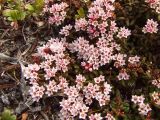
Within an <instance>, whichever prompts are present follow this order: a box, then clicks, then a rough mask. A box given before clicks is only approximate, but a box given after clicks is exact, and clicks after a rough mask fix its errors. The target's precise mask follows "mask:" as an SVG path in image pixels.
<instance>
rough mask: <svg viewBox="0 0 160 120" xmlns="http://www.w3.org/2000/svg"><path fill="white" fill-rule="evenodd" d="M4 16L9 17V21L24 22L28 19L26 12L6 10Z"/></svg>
mask: <svg viewBox="0 0 160 120" xmlns="http://www.w3.org/2000/svg"><path fill="white" fill-rule="evenodd" d="M3 15H4V16H5V17H7V19H8V20H9V21H17V20H24V19H25V17H26V13H25V12H23V11H18V10H11V9H6V10H4V11H3Z"/></svg>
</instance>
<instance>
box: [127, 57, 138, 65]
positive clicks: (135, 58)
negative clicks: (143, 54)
mask: <svg viewBox="0 0 160 120" xmlns="http://www.w3.org/2000/svg"><path fill="white" fill-rule="evenodd" d="M128 62H129V63H131V64H137V63H139V62H140V57H138V56H137V55H136V56H134V57H129V58H128Z"/></svg>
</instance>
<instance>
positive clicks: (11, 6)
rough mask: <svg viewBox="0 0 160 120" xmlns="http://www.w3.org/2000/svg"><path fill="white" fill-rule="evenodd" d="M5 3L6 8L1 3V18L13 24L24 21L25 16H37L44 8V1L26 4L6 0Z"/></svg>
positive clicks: (17, 0)
mask: <svg viewBox="0 0 160 120" xmlns="http://www.w3.org/2000/svg"><path fill="white" fill-rule="evenodd" d="M6 3H7V6H6V5H5V3H3V8H4V9H2V10H3V12H2V13H3V16H4V17H7V20H9V21H13V22H15V21H19V20H24V19H25V18H26V17H27V16H38V15H39V14H40V12H41V11H42V9H43V6H44V0H35V1H34V2H33V3H27V4H25V3H24V2H23V1H21V0H16V1H13V0H8V1H6Z"/></svg>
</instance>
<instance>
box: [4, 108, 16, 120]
mask: <svg viewBox="0 0 160 120" xmlns="http://www.w3.org/2000/svg"><path fill="white" fill-rule="evenodd" d="M1 120H16V116H15V115H12V113H11V111H10V110H9V109H5V110H4V111H3V112H2V114H1Z"/></svg>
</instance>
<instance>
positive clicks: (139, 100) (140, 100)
mask: <svg viewBox="0 0 160 120" xmlns="http://www.w3.org/2000/svg"><path fill="white" fill-rule="evenodd" d="M144 100H145V98H144V96H143V95H141V96H137V95H132V100H131V101H132V102H133V103H134V104H136V105H138V111H139V113H140V114H141V115H147V114H148V113H149V112H150V111H151V110H152V109H151V108H150V106H149V104H145V103H144Z"/></svg>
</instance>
